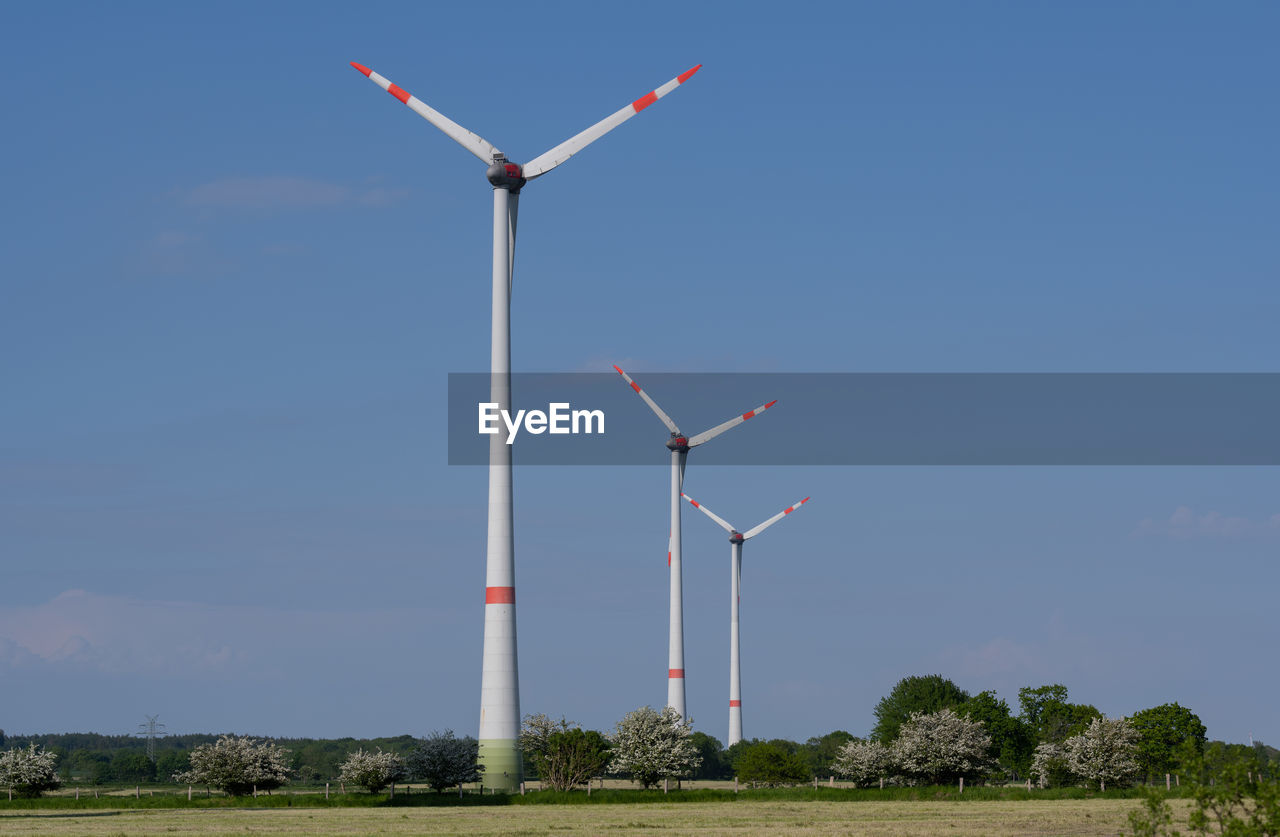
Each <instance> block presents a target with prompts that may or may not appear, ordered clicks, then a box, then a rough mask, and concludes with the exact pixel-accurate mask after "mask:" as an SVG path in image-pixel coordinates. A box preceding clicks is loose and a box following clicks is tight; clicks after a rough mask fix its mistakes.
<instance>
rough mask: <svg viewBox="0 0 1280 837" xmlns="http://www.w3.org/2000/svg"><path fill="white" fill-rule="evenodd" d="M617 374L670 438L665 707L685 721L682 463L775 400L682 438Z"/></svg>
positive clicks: (649, 401)
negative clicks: (705, 444)
mask: <svg viewBox="0 0 1280 837" xmlns="http://www.w3.org/2000/svg"><path fill="white" fill-rule="evenodd" d="M613 368H614V369H616V370H618V374H619V375H621V376H622V379H623V380H625V381H626V382H627V383H628V384H630V385H631V388H632V389H633V390H635V391H636V395H639V396H640V398H641V399H643V400H644V403H645V404H648V405H649V409H650V410H653V412H654V414H655V415H656V416H657V417H658V418H659V419H661V420H662V423H663V424H665V425H666V426H667V429H668V430H670V431H671V438H669V439H667V449H668V450H670V451H671V534H670V540H669V541H668V544H667V566H668V567H670V576H671V611H670V620H671V621H670V628H669V630H668V634H667V706H670V707H673V708H674V709H675V710H676V711H677V712H679V713H680V717H681V718H687V717H688V716H687V715H686V714H685V702H684V588H683V584H682V576H681V571H680V568H681V563H680V493H681V491H682V490H683V488H684V466H685V460H686V459H687V458H688V456H689V449H690V448H696V447H697V446H698V445H701V444H703V443H704V442H709V441H711V440H712V439H714V438H715V437H717V436H719V435H720V434H721V433H723V432H725V431H726V430H728V429H730V428H733V427H737V426H738V425H739V424H742V423H743V422H744V421H746V420H747V419H749V418H754V417H755V416H758V415H760V414H761V413H763V412H764V411H765V410H767V409H769V408H770V407H772V406H773V405H774V404H777V403H778V402H777V400H774V401H770V402H769V403H768V404H764V405H762V406H759V407H756V408H755V409H754V410H748V411H747V412H745V413H743V414H741V415H737V416H734V417H733V418H731V419H729V420H728V421H726V422H724V423H723V424H717V425H716V426H715V427H713V428H711V429H710V430H705V431H703V432H702V433H699V434H698V435H696V436H689V437H686V436H685V435H684V434H683V433H681V432H680V428H679V427H676V423H675V422H674V421H672V420H671V417H670V416H668V415H667V414H666V413H664V412H663V411H662V408H661V407H659V406H658V405H657V403H656V402H655V401H654V400H653V399H652V398H650V397H649V394H648V393H646V392H645V391H644V390H642V389H641V388H640V385H639V384H637V383H636V382H635V381H633V380H631V376H630V375H628V374H627V373H626V372H623V371H622V369H621V367H618V366H614V367H613Z"/></svg>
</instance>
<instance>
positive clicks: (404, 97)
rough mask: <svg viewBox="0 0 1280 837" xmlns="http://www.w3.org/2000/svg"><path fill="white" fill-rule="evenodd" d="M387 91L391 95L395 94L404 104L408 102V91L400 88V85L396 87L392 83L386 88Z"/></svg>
mask: <svg viewBox="0 0 1280 837" xmlns="http://www.w3.org/2000/svg"><path fill="white" fill-rule="evenodd" d="M387 92H388V93H390V94H391V95H392V96H395V97H396V98H397V99H399V100H400V101H402V102H404V103H405V104H408V103H409V91H408V90H404V89H402V88H400V87H397V86H395V85H394V84H393V85H391V86H390V87H388V88H387Z"/></svg>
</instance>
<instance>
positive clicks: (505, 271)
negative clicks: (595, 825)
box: [351, 61, 702, 791]
mask: <svg viewBox="0 0 1280 837" xmlns="http://www.w3.org/2000/svg"><path fill="white" fill-rule="evenodd" d="M351 66H353V67H355V68H356V69H357V70H359V71H360V72H361V73H363V74H364V75H365V76H367V77H368V78H369V80H370V81H372V82H373V83H374V84H376V85H378V86H379V87H381V88H382V89H383V90H385V91H387V92H388V93H390V94H391V95H392V96H394V97H395V98H397V99H399V100H400V101H401V102H403V103H404V104H405V105H406V106H408V108H409V109H410V110H412V111H413V112H414V113H416V114H418V115H419V116H421V117H422V118H423V119H425V120H427V121H428V122H430V123H431V124H432V125H434V126H435V127H437V128H439V129H440V130H441V131H443V132H444V134H445V135H446V136H448V137H449V139H451V140H453V141H454V142H456V143H458V144H459V145H461V146H462V147H463V148H465V149H467V150H468V151H470V152H471V153H472V154H474V155H475V156H476V157H479V158H480V161H481V162H483V163H484V164H485V165H486V166H488V169H487V170H486V171H485V177H487V178H488V180H489V183H490V185H491V186H492V187H493V307H492V312H491V318H492V332H491V333H492V343H491V344H490V354H489V364H490V379H489V400H490V401H492V402H495V403H496V404H497V405H498V409H500V410H509V409H510V408H511V276H512V268H513V266H514V258H515V243H516V215H517V209H518V207H519V202H520V190H521V189H522V188H523V187H524V185H525V184H526V183H527V182H528V181H530V180H533V179H534V178H536V177H541V176H542V175H544V174H546V173H547V172H549V171H551V170H552V169H554V168H555V167H556V166H558V165H560V164H561V163H563V162H564V161H565V160H568V159H569V158H570V157H572V156H573V155H574V154H577V153H578V152H579V151H581V150H582V149H584V148H586V147H587V146H588V145H590V144H591V143H593V142H595V141H596V140H598V139H600V137H602V136H604V135H605V134H607V133H609V132H610V131H612V130H613V129H614V128H616V127H618V126H619V125H621V124H622V123H623V122H626V121H627V120H628V119H630V118H631V117H633V116H635V115H636V114H637V113H639V112H640V111H642V110H644V109H645V108H647V107H649V105H651V104H653V103H654V102H656V101H658V99H661V98H662V97H663V96H665V95H667V94H668V93H670V92H671V91H672V90H675V89H676V88H677V87H679V86H680V85H681V84H683V83H684V82H686V81H688V80H689V78H690V77H691V76H692V75H693V74H694V73H696V72H697V71H698V70H699V69H701V67H702V65H701V64H699V65H698V66H696V67H694V68H693V69H691V70H688V71H687V72H685V73H682V74H681V75H679V76H677V77H676V78H673V79H672V80H671V81H669V82H667V83H666V84H664V85H662V86H661V87H659V88H657V89H656V90H652V91H650V92H649V93H648V94H646V95H644V96H641V97H640V98H639V99H636V100H635V101H634V102H632V103H631V104H629V105H627V106H626V107H624V108H622V109H621V110H619V111H618V112H616V113H614V114H613V115H612V116H609V117H606V118H605V119H602V120H601V121H599V122H597V123H596V124H594V125H592V126H591V127H590V128H587V129H586V130H585V131H582V132H581V133H579V134H576V135H574V136H572V137H570V138H569V139H567V140H565V141H564V142H562V143H560V144H559V145H557V146H556V147H555V148H552V149H551V150H550V151H547V152H546V153H545V154H542V155H541V156H538V157H535V158H534V159H533V160H531V161H529V162H528V163H525V164H524V166H520V165H517V164H515V163H512V162H511V161H510V160H508V159H507V157H506V155H505V154H503V153H502V152H501V151H499V150H498V149H497V148H495V147H494V146H493V144H491V143H490V142H488V141H487V140H485V139H484V138H482V137H480V136H478V135H476V134H473V133H472V132H471V131H468V130H467V129H466V128H463V127H462V126H461V125H459V124H457V123H456V122H454V121H453V120H451V119H449V118H448V117H447V116H445V115H444V114H442V113H440V112H439V111H437V110H434V109H432V108H431V107H429V106H428V105H427V104H426V103H425V102H423V101H422V100H420V99H418V98H417V97H415V96H411V95H410V94H409V93H408V92H407V91H406V90H404V89H402V88H400V87H397V86H396V85H394V84H392V83H391V82H390V81H389V80H388V79H386V78H384V77H383V76H381V75H378V74H377V73H375V72H373V71H372V70H370V69H369V68H368V67H365V66H363V65H361V64H357V63H355V62H354V61H353V62H351ZM512 529H513V527H512V483H511V446H510V445H508V444H507V430H506V428H505V427H499V430H498V433H497V434H495V435H493V436H491V437H490V438H489V523H488V540H487V547H486V558H485V591H484V664H483V668H482V674H481V681H480V736H479V738H480V763H481V764H482V765H484V768H485V773H484V776H485V783H486V784H488V785H489V786H490V787H494V788H500V789H503V790H509V791H510V790H516V789H518V788H519V787H520V781H521V779H522V774H523V765H522V763H521V759H520V749H519V745H518V744H517V738H518V736H519V735H520V688H519V669H518V667H517V665H516V588H515V544H514V542H513V534H512Z"/></svg>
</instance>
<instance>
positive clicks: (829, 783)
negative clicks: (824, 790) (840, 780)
mask: <svg viewBox="0 0 1280 837" xmlns="http://www.w3.org/2000/svg"><path fill="white" fill-rule="evenodd" d="M835 786H836V777H835V775H834V774H832V775H831V776H828V777H827V787H829V788H834V787H835Z"/></svg>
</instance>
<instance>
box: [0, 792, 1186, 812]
mask: <svg viewBox="0 0 1280 837" xmlns="http://www.w3.org/2000/svg"><path fill="white" fill-rule="evenodd" d="M1187 795H1189V794H1188V793H1185V792H1183V791H1182V790H1174V791H1170V792H1168V793H1167V794H1166V796H1167V797H1168V798H1170V799H1178V798H1183V797H1185V796H1187ZM1141 796H1142V791H1141V789H1138V788H1128V789H1123V790H1108V791H1106V792H1105V793H1099V792H1098V791H1091V790H1085V789H1084V788H1053V789H1049V790H1039V789H1036V790H1031V791H1028V790H1027V789H1026V788H1013V787H986V786H978V787H970V788H965V791H964V793H963V794H961V793H959V791H958V788H956V787H954V786H934V787H916V788H885V789H884V790H881V789H879V788H828V787H822V786H819V787H817V788H813V787H810V786H804V787H794V788H745V787H744V788H742V789H741V791H740V792H738V793H735V792H734V791H733V789H732V788H696V789H684V790H673V791H671V792H670V793H663V792H662V791H661V790H641V789H639V788H635V789H631V788H606V789H604V790H592V792H591V794H590V795H588V794H587V792H586V791H585V790H575V791H566V792H559V791H532V792H530V793H528V794H526V795H524V796H521V795H519V794H510V795H507V794H484V795H481V794H477V793H468V794H466V795H464V796H461V797H459V796H458V795H457V793H456V792H445V793H443V794H440V793H435V792H432V791H424V790H415V791H413V792H411V793H405V792H403V791H398V792H397V793H396V795H395V798H394V799H393V798H391V797H390V796H389V795H388V794H387V793H378V794H370V793H346V794H340V793H332V794H330V796H329V798H328V799H326V798H325V795H324V793H323V792H309V791H300V792H294V791H283V792H276V793H273V794H271V795H266V794H261V795H259V796H257V797H253V796H242V797H229V796H223V795H221V794H218V795H214V796H205V795H204V794H203V793H196V794H195V795H193V797H192V798H191V800H190V801H188V800H187V793H186V789H185V788H183V789H181V790H167V791H166V790H161V791H159V792H154V795H151V794H146V795H143V796H142V797H141V798H135V797H134V796H132V795H127V796H122V795H119V793H118V792H116V794H115V795H109V796H108V795H103V796H101V797H100V798H97V799H95V798H94V797H93V796H92V795H90V794H86V793H84V792H83V791H82V792H81V796H80V799H78V800H77V799H75V798H74V797H71V796H67V795H65V792H64V795H59V796H46V797H42V798H40V799H19V798H16V797H15V798H14V799H13V801H12V802H9V801H6V800H4V799H3V798H0V812H2V811H6V810H50V811H53V810H70V811H89V810H101V809H113V810H127V809H143V810H146V809H176V808H254V809H258V808H435V807H443V808H456V807H463V808H465V807H494V806H507V805H634V804H656V803H667V804H685V803H710V802H721V803H740V804H751V803H755V802H866V803H871V802H898V801H907V802H993V801H995V802H1022V801H1028V802H1030V801H1035V802H1041V801H1046V800H1059V799H1077V800H1087V799H1138V798H1141Z"/></svg>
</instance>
